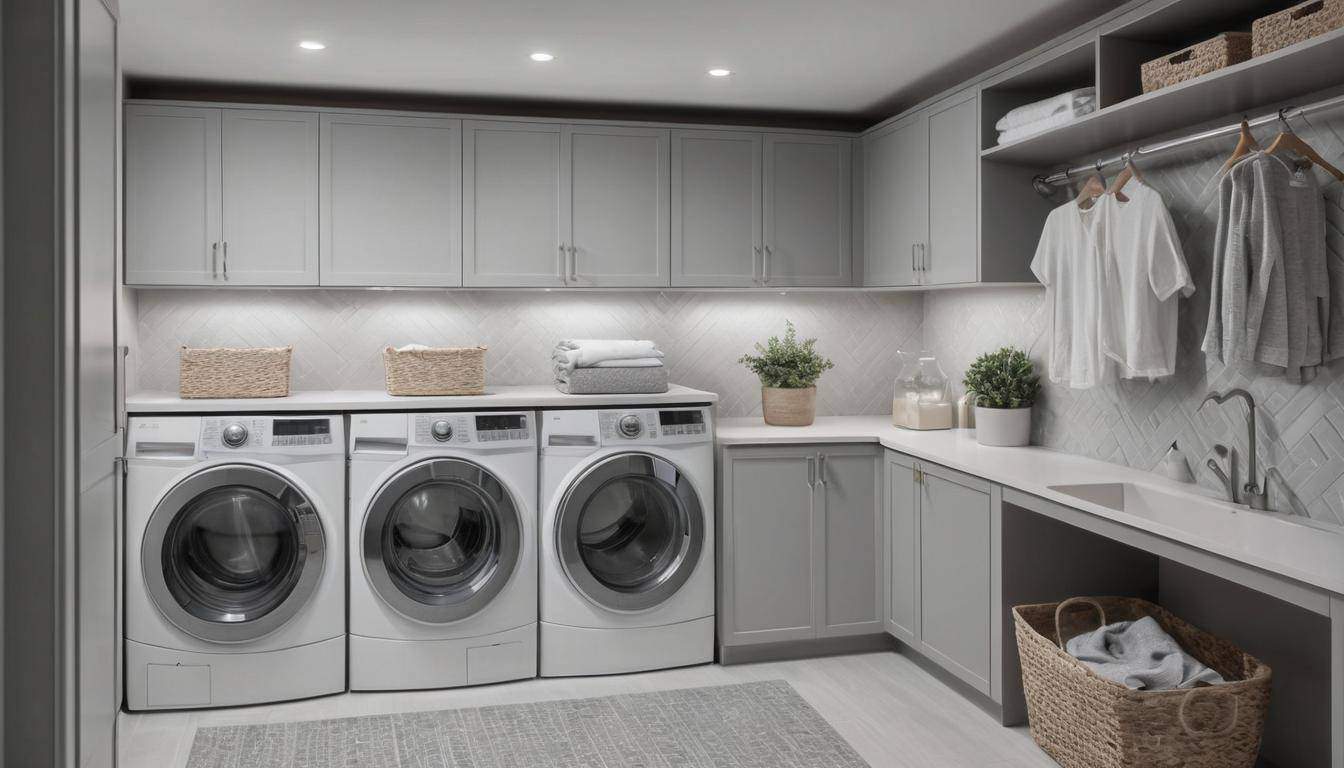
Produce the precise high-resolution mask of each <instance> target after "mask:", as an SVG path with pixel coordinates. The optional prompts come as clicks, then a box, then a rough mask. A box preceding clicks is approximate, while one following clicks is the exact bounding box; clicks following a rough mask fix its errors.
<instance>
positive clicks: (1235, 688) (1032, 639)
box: [1013, 597, 1271, 768]
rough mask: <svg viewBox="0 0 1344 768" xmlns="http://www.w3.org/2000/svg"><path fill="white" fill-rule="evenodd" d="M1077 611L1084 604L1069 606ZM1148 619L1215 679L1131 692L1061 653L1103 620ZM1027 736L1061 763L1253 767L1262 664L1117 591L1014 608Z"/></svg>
mask: <svg viewBox="0 0 1344 768" xmlns="http://www.w3.org/2000/svg"><path fill="white" fill-rule="evenodd" d="M1078 609H1084V610H1081V611H1080V610H1078ZM1144 616H1151V617H1153V618H1154V619H1155V620H1156V621H1157V623H1158V624H1160V625H1161V626H1162V629H1164V630H1166V632H1167V634H1169V635H1171V636H1172V638H1174V639H1175V640H1176V642H1177V643H1179V644H1180V646H1181V647H1182V648H1183V649H1185V651H1186V652H1187V653H1189V654H1190V655H1192V656H1194V657H1195V658H1197V659H1199V660H1200V661H1201V662H1203V663H1204V664H1205V665H1206V666H1208V667H1210V668H1212V669H1214V670H1215V671H1217V672H1218V673H1219V674H1221V675H1222V676H1223V679H1224V680H1226V681H1227V682H1225V683H1223V684H1221V685H1213V686H1205V687H1198V688H1184V689H1175V690H1167V691H1135V690H1130V689H1129V688H1127V687H1125V686H1123V685H1120V684H1119V683H1114V682H1111V681H1110V680H1107V679H1105V678H1102V677H1100V676H1098V675H1097V674H1096V673H1094V672H1093V671H1092V670H1090V669H1088V668H1087V666H1085V665H1084V664H1083V663H1082V662H1080V661H1078V660H1077V659H1075V658H1074V657H1073V656H1072V655H1070V654H1069V653H1068V652H1067V651H1065V650H1063V647H1064V644H1065V643H1066V642H1067V640H1068V638H1071V637H1073V636H1074V635H1077V634H1079V633H1080V632H1079V628H1080V627H1081V631H1086V630H1089V629H1093V628H1095V626H1096V625H1097V620H1098V618H1099V619H1100V621H1101V623H1102V624H1105V623H1106V622H1110V621H1126V620H1136V619H1140V618H1142V617H1144ZM1013 625H1014V629H1015V632H1016V636H1017V649H1018V654H1019V655H1020V656H1021V660H1022V687H1023V689H1024V690H1025V692H1026V696H1027V713H1028V718H1029V720H1030V723H1031V737H1032V738H1033V739H1035V740H1036V743H1037V744H1038V745H1040V747H1041V749H1043V750H1045V752H1046V754H1048V755H1050V757H1052V758H1054V759H1055V761H1056V762H1058V763H1059V764H1060V765H1062V766H1064V768H1149V767H1151V766H1177V765H1179V766H1182V768H1252V766H1254V765H1255V761H1256V757H1257V755H1259V753H1260V738H1261V735H1262V732H1263V730H1264V725H1265V713H1266V710H1267V709H1268V706H1269V687H1270V674H1271V673H1270V669H1269V667H1267V666H1265V665H1264V664H1263V663H1261V662H1260V661H1259V660H1258V659H1256V658H1255V657H1253V656H1251V655H1250V654H1248V653H1246V652H1244V651H1242V650H1240V649H1239V648H1237V647H1236V646H1234V645H1232V644H1231V643H1229V642H1227V641H1225V640H1221V639H1219V638H1217V637H1214V636H1213V635H1211V634H1209V633H1207V632H1204V631H1203V630H1200V629H1197V628H1195V627H1193V626H1191V625H1190V624H1188V623H1186V622H1185V621H1182V620H1181V619H1179V618H1177V617H1176V616H1174V615H1172V614H1171V613H1170V612H1168V611H1167V610H1166V609H1164V608H1162V607H1160V606H1157V605H1153V604H1152V603H1149V602H1147V601H1144V600H1138V599H1134V598H1124V597H1098V598H1090V597H1080V598H1072V599H1069V600H1065V601H1064V602H1062V603H1043V604H1039V605H1019V606H1016V607H1015V608H1013Z"/></svg>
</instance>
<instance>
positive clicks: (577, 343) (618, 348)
mask: <svg viewBox="0 0 1344 768" xmlns="http://www.w3.org/2000/svg"><path fill="white" fill-rule="evenodd" d="M662 356H663V353H662V352H661V351H660V350H659V349H658V346H657V345H656V344H654V343H653V342H652V341H647V340H635V339H566V340H564V341H562V342H560V343H559V345H557V347H556V350H555V355H554V357H555V360H556V364H557V365H564V366H565V367H566V368H567V369H568V370H573V369H574V368H591V367H593V366H594V365H597V364H598V363H601V362H604V361H607V360H642V359H647V358H661V357H662Z"/></svg>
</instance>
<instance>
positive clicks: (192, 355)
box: [177, 347, 294, 399]
mask: <svg viewBox="0 0 1344 768" xmlns="http://www.w3.org/2000/svg"><path fill="white" fill-rule="evenodd" d="M293 350H294V348H293V347H249V348H239V349H235V348H230V347H215V348H212V349H193V348H191V347H182V348H181V349H180V350H179V352H180V354H179V362H178V383H177V389H178V394H179V395H181V396H182V397H183V398H191V399H194V398H205V397H286V396H288V395H289V361H290V357H291V356H292V353H293Z"/></svg>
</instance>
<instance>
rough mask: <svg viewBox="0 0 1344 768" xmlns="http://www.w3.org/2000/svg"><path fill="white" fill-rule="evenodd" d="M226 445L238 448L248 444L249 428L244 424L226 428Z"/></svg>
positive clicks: (224, 433) (224, 434)
mask: <svg viewBox="0 0 1344 768" xmlns="http://www.w3.org/2000/svg"><path fill="white" fill-rule="evenodd" d="M222 436H223V438H224V444H225V445H227V446H229V447H230V448H237V447H238V446H240V445H242V444H243V443H246V442H247V427H244V426H243V425H242V424H230V425H229V426H227V427H225V428H224V432H223V435H222Z"/></svg>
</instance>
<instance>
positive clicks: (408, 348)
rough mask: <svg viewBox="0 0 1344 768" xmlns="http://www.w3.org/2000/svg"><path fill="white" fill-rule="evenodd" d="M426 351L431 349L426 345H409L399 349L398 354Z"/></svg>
mask: <svg viewBox="0 0 1344 768" xmlns="http://www.w3.org/2000/svg"><path fill="white" fill-rule="evenodd" d="M426 349H429V346H428V345H426V344H407V345H406V346H403V347H397V351H398V352H420V351H423V350H426Z"/></svg>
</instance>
